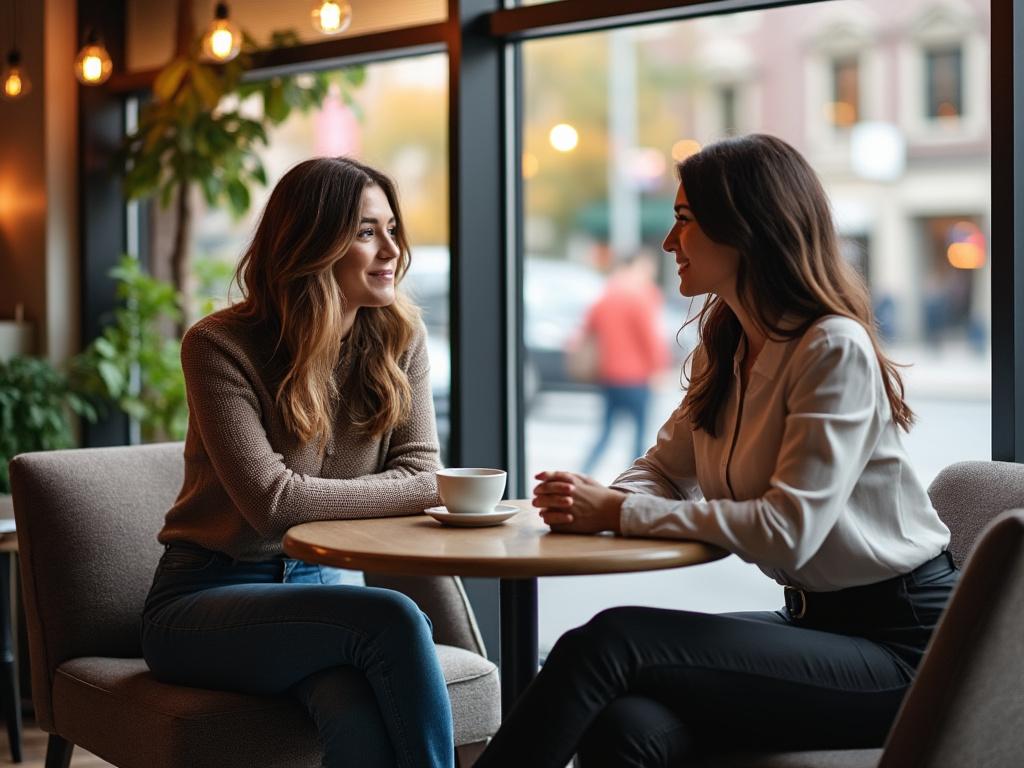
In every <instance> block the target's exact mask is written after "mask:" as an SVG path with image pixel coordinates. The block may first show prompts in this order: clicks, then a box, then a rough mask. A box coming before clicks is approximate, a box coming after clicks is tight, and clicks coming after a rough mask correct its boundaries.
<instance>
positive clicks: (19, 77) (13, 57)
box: [0, 48, 32, 100]
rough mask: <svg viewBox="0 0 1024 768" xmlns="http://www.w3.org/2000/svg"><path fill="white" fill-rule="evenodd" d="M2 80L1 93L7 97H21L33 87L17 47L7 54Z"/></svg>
mask: <svg viewBox="0 0 1024 768" xmlns="http://www.w3.org/2000/svg"><path fill="white" fill-rule="evenodd" d="M2 81H3V89H2V90H0V94H2V95H3V97H4V98H5V99H12V100H13V99H20V98H21V97H22V96H24V95H25V94H26V93H28V92H29V91H30V90H31V88H32V84H31V83H30V82H29V80H28V77H27V76H26V75H25V70H24V69H22V67H21V53H19V52H18V49H17V48H12V49H11V51H10V53H8V54H7V61H6V63H5V65H4V70H3V75H2Z"/></svg>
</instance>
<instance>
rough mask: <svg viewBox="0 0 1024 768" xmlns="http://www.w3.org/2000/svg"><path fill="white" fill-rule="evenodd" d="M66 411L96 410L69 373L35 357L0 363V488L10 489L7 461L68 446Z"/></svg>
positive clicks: (90, 414)
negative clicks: (76, 389) (71, 381)
mask: <svg viewBox="0 0 1024 768" xmlns="http://www.w3.org/2000/svg"><path fill="white" fill-rule="evenodd" d="M69 412H73V413H76V414H78V415H79V416H81V417H83V418H85V419H88V420H89V421H95V419H96V411H95V409H94V408H93V406H92V405H91V404H90V403H89V402H88V401H87V400H86V399H85V398H83V397H81V396H79V395H78V394H76V393H75V392H74V391H73V390H72V389H71V387H70V385H69V384H68V380H67V377H66V376H65V375H64V374H63V373H61V372H60V371H58V370H57V369H56V368H54V367H53V366H52V365H50V363H49V362H47V361H46V360H43V359H41V358H37V357H12V358H11V359H9V360H7V361H6V362H0V493H10V492H11V484H10V477H9V475H8V470H7V464H8V462H9V461H10V460H11V459H12V458H13V457H14V456H16V455H17V454H19V453H25V452H26V451H49V450H54V449H56V448H69V447H71V445H72V444H73V442H74V435H73V433H72V431H71V424H70V421H69V419H68V416H69Z"/></svg>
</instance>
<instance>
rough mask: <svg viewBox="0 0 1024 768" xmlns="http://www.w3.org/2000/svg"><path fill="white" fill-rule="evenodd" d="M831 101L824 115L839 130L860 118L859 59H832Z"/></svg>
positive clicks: (848, 126) (853, 57) (854, 57)
mask: <svg viewBox="0 0 1024 768" xmlns="http://www.w3.org/2000/svg"><path fill="white" fill-rule="evenodd" d="M831 75H832V94H831V95H832V101H831V102H829V104H828V108H827V113H826V117H827V118H828V121H829V122H830V123H831V124H832V125H833V126H834V127H835V128H836V129H839V130H845V129H847V128H850V127H851V126H853V125H854V124H855V123H857V122H858V121H859V120H860V112H861V108H860V59H859V58H858V57H857V56H855V55H854V56H840V57H836V58H834V59H833V60H832V71H831Z"/></svg>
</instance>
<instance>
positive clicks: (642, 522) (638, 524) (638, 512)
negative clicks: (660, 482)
mask: <svg viewBox="0 0 1024 768" xmlns="http://www.w3.org/2000/svg"><path fill="white" fill-rule="evenodd" d="M648 498H651V497H649V496H647V495H646V494H643V493H627V494H626V498H625V499H623V500H622V511H621V513H620V516H619V530H620V531H622V535H623V536H643V535H645V534H646V533H647V532H648V530H649V529H650V528H649V525H650V524H649V521H648V518H649V516H650V512H651V510H650V509H644V507H645V504H644V501H645V500H646V499H648Z"/></svg>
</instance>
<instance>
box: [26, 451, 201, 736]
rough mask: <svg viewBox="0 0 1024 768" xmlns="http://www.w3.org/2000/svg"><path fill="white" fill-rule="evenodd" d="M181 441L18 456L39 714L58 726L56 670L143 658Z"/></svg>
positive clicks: (180, 471)
mask: <svg viewBox="0 0 1024 768" xmlns="http://www.w3.org/2000/svg"><path fill="white" fill-rule="evenodd" d="M182 450H183V446H182V444H181V443H165V444H160V445H145V446H127V447H117V448H88V449H79V450H68V451H50V452H42V453H29V454H23V455H21V456H16V457H15V458H14V459H13V460H12V461H11V489H12V492H13V496H14V514H15V518H16V521H17V527H18V548H19V553H20V558H21V578H22V590H23V595H24V601H25V619H26V624H27V629H28V639H29V656H30V661H31V665H32V694H33V701H34V704H35V710H36V717H37V719H38V720H39V723H40V725H42V726H43V727H44V728H47V727H48V726H49V725H51V723H52V707H51V703H50V691H51V687H52V681H53V674H54V670H55V669H56V668H57V667H58V666H59V665H60V664H61V663H63V662H65V661H67V660H68V659H72V658H77V657H81V656H113V657H124V658H132V657H138V656H141V655H142V651H141V646H140V639H139V630H140V617H141V614H142V607H143V603H144V601H145V598H146V594H147V592H148V591H149V586H150V583H151V582H152V579H153V572H154V571H155V570H156V564H157V561H158V560H159V559H160V555H161V553H162V551H163V548H162V547H161V546H160V544H159V543H158V542H157V540H156V534H157V531H159V530H160V526H161V525H162V524H163V518H164V514H165V513H166V512H167V510H168V509H169V508H170V506H171V505H172V504H173V503H174V500H175V498H176V497H177V494H178V492H179V490H180V489H181V483H182V478H183V475H184V460H183V457H182Z"/></svg>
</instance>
